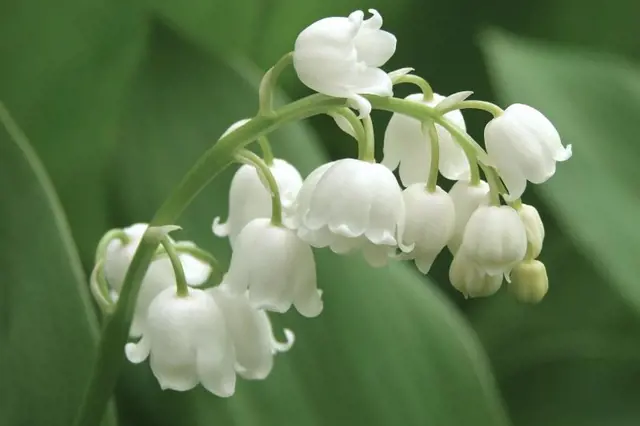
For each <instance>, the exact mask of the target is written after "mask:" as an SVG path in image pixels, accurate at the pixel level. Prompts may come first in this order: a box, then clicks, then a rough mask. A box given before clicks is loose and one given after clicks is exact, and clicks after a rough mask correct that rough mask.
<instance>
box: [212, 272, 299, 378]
mask: <svg viewBox="0 0 640 426" xmlns="http://www.w3.org/2000/svg"><path fill="white" fill-rule="evenodd" d="M228 285H229V284H228V282H227V281H226V280H223V282H222V283H221V284H220V285H219V286H218V287H214V288H212V289H209V290H207V292H208V293H209V294H210V295H211V296H212V297H213V298H214V299H215V301H216V303H217V304H218V307H220V309H222V312H223V313H224V318H225V322H226V324H227V330H228V332H229V333H230V335H231V339H232V340H233V346H234V349H235V355H236V364H235V368H236V372H237V373H238V374H240V376H242V377H243V378H245V379H250V380H262V379H264V378H266V377H267V376H268V375H269V373H270V372H271V369H272V368H273V357H274V355H275V354H276V353H278V352H286V351H288V350H289V349H290V348H291V346H292V345H293V342H294V334H293V332H292V331H291V330H288V329H285V330H284V333H285V336H286V339H287V340H286V342H278V341H277V340H276V338H275V337H274V335H273V329H272V327H271V321H270V320H269V317H268V316H267V313H266V312H265V311H263V310H261V309H256V308H254V307H253V306H251V303H250V302H249V299H248V298H247V295H246V294H235V293H233V292H232V291H230V290H229V288H228Z"/></svg>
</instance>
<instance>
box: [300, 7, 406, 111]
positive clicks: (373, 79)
mask: <svg viewBox="0 0 640 426" xmlns="http://www.w3.org/2000/svg"><path fill="white" fill-rule="evenodd" d="M369 12H370V13H371V14H373V16H372V17H371V18H369V19H367V20H364V13H363V12H362V11H360V10H358V11H355V12H353V13H352V14H350V15H349V17H347V18H344V17H331V18H324V19H321V20H319V21H317V22H314V23H313V24H311V25H310V26H308V27H307V28H305V29H304V30H303V31H302V32H301V33H300V35H298V38H297V39H296V42H295V47H294V51H293V66H294V68H295V70H296V73H297V74H298V78H300V81H302V83H304V84H305V85H306V86H308V87H309V88H311V89H313V90H315V91H317V92H319V93H323V94H325V95H329V96H335V97H340V98H347V99H349V100H351V101H352V102H353V103H354V104H355V106H357V108H358V110H360V115H361V116H362V117H364V116H367V115H369V112H370V111H371V104H370V103H369V101H367V100H366V99H365V98H364V97H362V96H361V95H363V94H372V95H379V96H392V95H393V84H392V83H391V78H390V77H389V76H388V75H387V73H385V72H384V71H382V70H381V69H380V68H379V67H381V66H382V65H384V64H385V63H386V62H387V61H388V60H389V58H391V56H392V55H393V53H394V52H395V50H396V38H395V36H394V35H393V34H390V33H388V32H386V31H382V30H381V29H380V28H381V27H382V17H381V16H380V14H379V13H378V12H377V11H376V10H374V9H369Z"/></svg>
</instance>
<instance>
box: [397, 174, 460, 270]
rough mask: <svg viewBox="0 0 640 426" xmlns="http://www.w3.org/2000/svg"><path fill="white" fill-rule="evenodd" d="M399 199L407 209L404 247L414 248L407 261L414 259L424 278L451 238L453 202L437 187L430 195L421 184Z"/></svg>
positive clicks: (409, 189)
mask: <svg viewBox="0 0 640 426" xmlns="http://www.w3.org/2000/svg"><path fill="white" fill-rule="evenodd" d="M402 195H403V198H404V204H405V209H406V224H405V231H404V237H403V240H404V243H405V244H406V245H412V244H413V245H414V248H413V250H412V251H411V252H410V253H407V255H406V258H410V259H415V263H416V266H417V267H418V269H419V270H420V272H422V273H423V274H426V273H428V272H429V269H431V265H432V264H433V261H434V260H435V258H436V256H437V255H438V253H440V252H441V251H442V249H443V248H444V246H445V245H446V244H447V242H448V241H449V239H450V238H451V235H452V234H453V229H454V224H455V208H454V205H453V201H452V200H451V197H450V196H449V194H447V193H446V192H445V191H444V190H443V189H442V188H440V187H439V186H438V187H436V190H435V191H434V192H429V191H427V190H426V188H425V185H424V184H422V183H414V184H413V185H410V186H409V187H407V189H405V190H404V191H403V193H402Z"/></svg>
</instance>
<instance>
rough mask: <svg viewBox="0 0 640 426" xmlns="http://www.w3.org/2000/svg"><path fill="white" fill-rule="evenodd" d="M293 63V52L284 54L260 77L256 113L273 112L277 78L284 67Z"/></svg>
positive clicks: (267, 114)
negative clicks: (258, 105)
mask: <svg viewBox="0 0 640 426" xmlns="http://www.w3.org/2000/svg"><path fill="white" fill-rule="evenodd" d="M291 63H293V52H289V53H287V54H286V55H284V56H283V57H282V58H280V60H279V61H278V62H277V63H276V64H275V65H274V66H273V67H271V68H270V69H269V71H267V72H266V73H265V75H264V77H262V81H261V82H260V88H259V90H258V94H259V96H260V101H259V102H260V107H259V108H260V109H259V110H258V115H263V116H271V115H273V114H274V112H273V94H274V92H275V90H276V87H277V83H278V78H280V74H282V71H284V69H285V68H286V67H288V66H289V65H290V64H291Z"/></svg>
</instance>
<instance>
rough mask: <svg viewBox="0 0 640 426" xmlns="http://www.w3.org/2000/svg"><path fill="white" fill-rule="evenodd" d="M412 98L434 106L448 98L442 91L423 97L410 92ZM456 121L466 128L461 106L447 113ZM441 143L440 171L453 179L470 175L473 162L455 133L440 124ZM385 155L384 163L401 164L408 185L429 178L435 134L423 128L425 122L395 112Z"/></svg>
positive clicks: (402, 174) (401, 175)
mask: <svg viewBox="0 0 640 426" xmlns="http://www.w3.org/2000/svg"><path fill="white" fill-rule="evenodd" d="M406 99H408V100H410V101H414V102H422V103H424V104H425V105H428V106H431V107H434V106H436V105H437V104H438V103H439V102H440V101H442V100H443V99H445V98H444V97H443V96H440V95H438V94H434V95H433V99H431V100H428V101H423V95H422V93H416V94H413V95H409V96H407V98H406ZM445 117H446V118H447V119H448V120H450V121H451V122H452V123H453V124H455V125H456V126H458V127H460V129H462V130H465V129H466V127H465V123H464V118H463V117H462V113H461V112H460V111H459V110H455V111H451V112H448V113H446V114H445ZM436 130H437V132H438V140H439V144H440V145H439V146H440V160H439V165H438V168H439V170H440V173H441V174H442V175H443V176H444V177H446V178H447V179H451V180H458V179H468V178H469V162H468V160H467V157H466V156H465V154H464V151H463V150H462V148H461V147H460V145H458V144H457V143H456V142H455V140H454V139H453V136H451V134H450V133H449V132H448V131H447V130H445V129H444V128H443V127H442V126H440V125H439V124H436ZM383 152H384V158H383V159H382V164H384V165H385V166H387V167H388V168H389V169H390V170H395V169H396V168H398V167H400V180H401V181H402V183H403V184H404V186H409V185H411V184H413V183H419V182H425V181H426V180H427V176H428V175H429V169H430V167H431V138H430V136H429V134H428V133H425V132H423V131H422V125H421V123H420V122H419V121H418V120H416V119H414V118H411V117H408V116H406V115H402V114H397V113H396V114H393V116H392V117H391V120H389V125H388V126H387V130H386V131H385V134H384V151H383Z"/></svg>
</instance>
